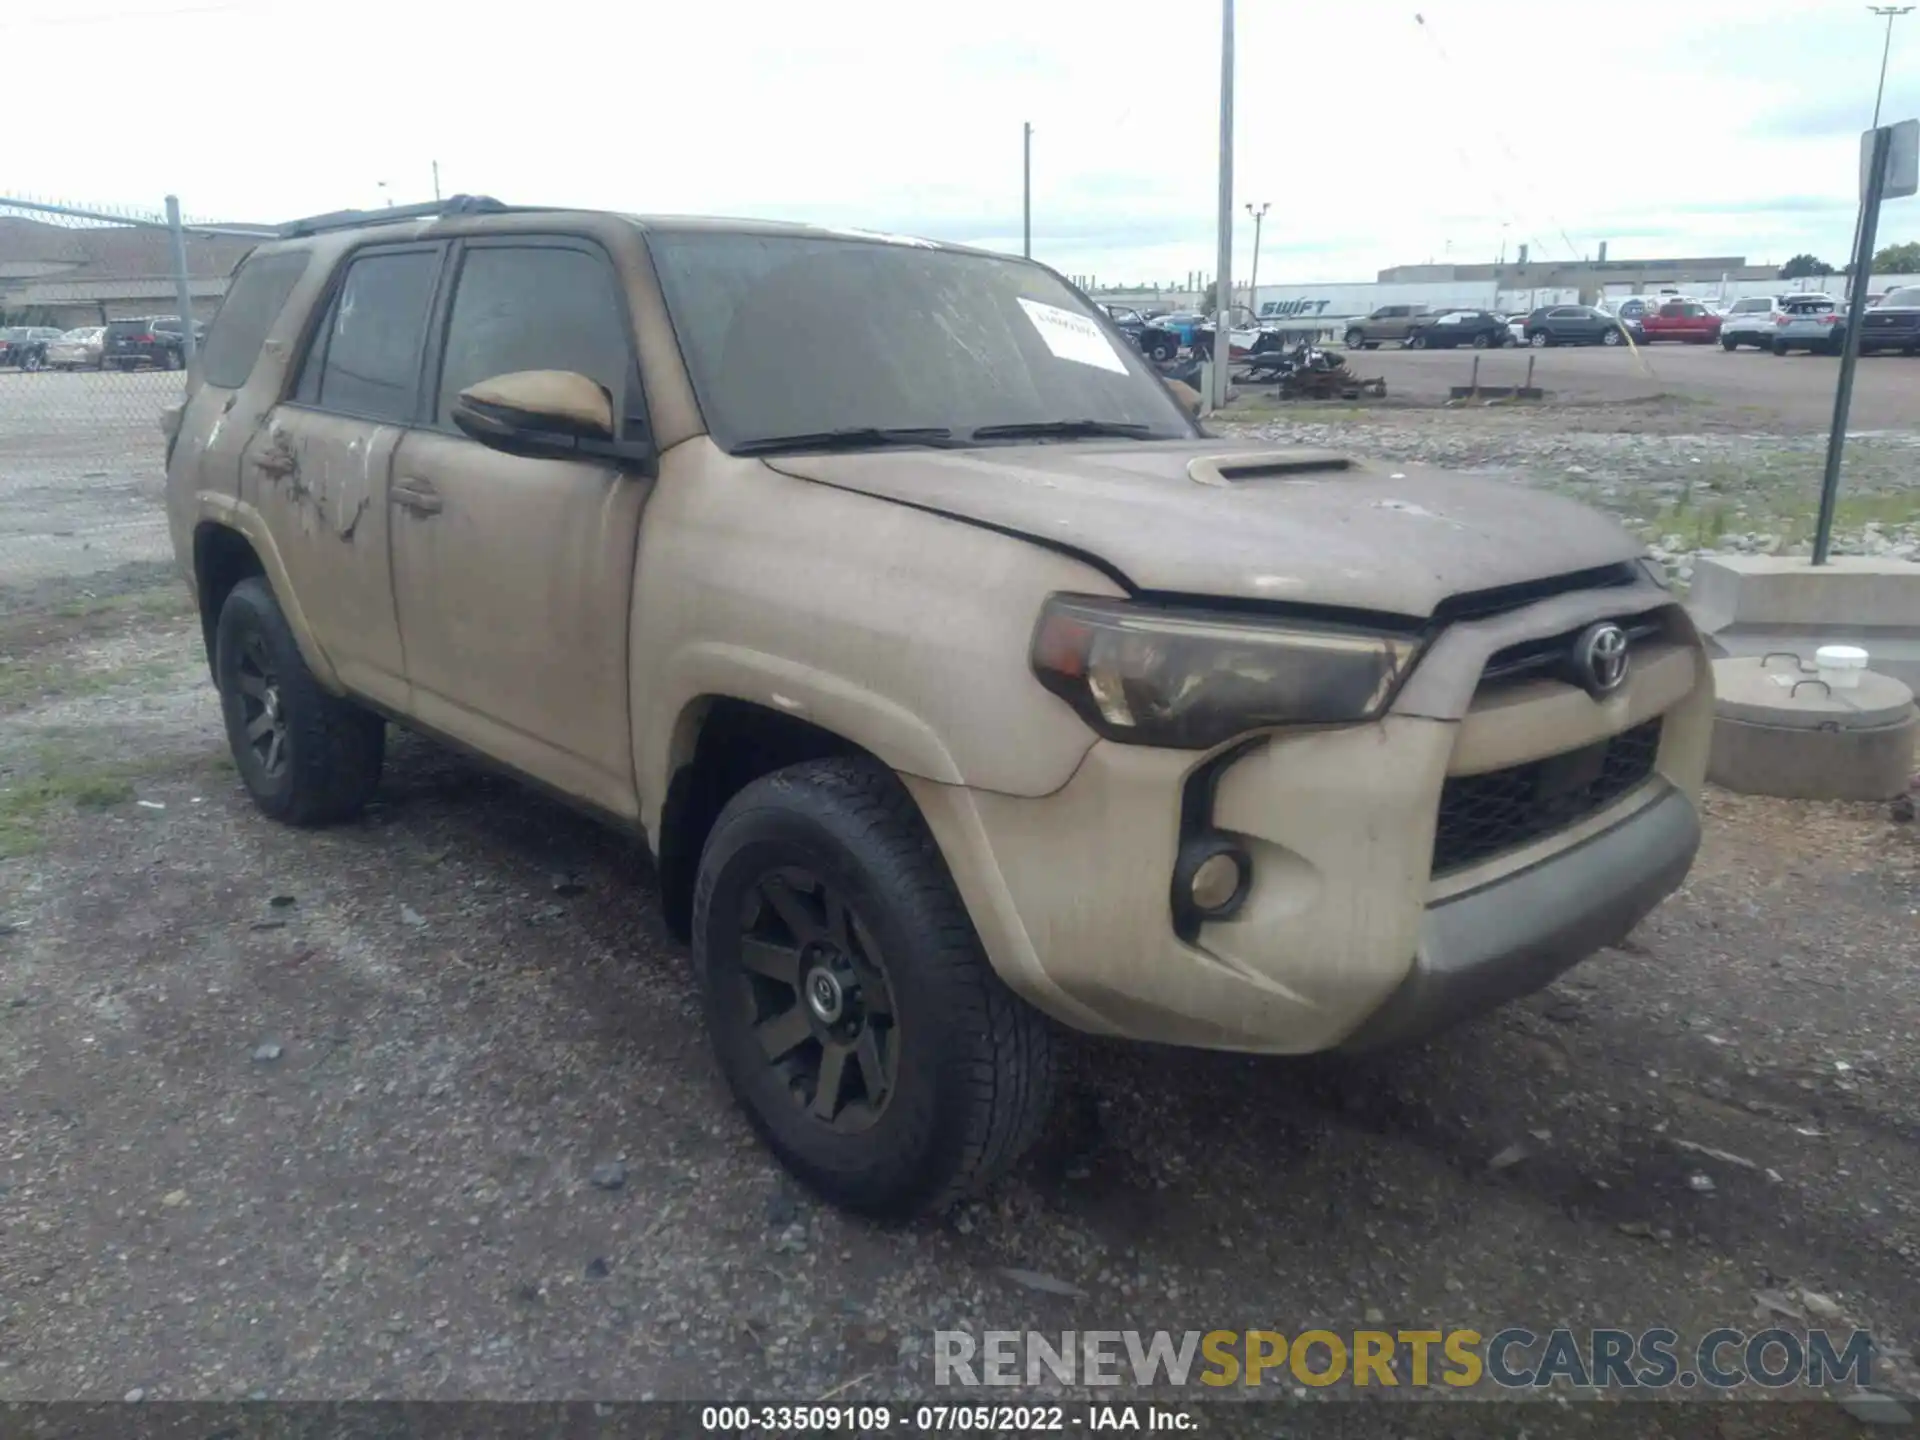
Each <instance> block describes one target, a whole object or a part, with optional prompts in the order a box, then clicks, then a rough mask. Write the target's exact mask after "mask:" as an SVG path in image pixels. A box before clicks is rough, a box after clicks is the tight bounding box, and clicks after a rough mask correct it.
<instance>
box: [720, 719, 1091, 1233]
mask: <svg viewBox="0 0 1920 1440" xmlns="http://www.w3.org/2000/svg"><path fill="white" fill-rule="evenodd" d="M796 789H798V790H804V791H811V792H813V793H814V794H815V795H816V796H817V797H818V798H819V799H820V800H822V801H824V802H825V807H826V808H828V809H830V810H832V811H834V812H837V815H838V817H839V818H840V820H841V821H842V823H843V824H845V825H846V826H847V828H848V830H849V832H850V833H849V834H848V835H847V836H846V838H847V839H849V840H851V841H853V843H854V844H857V845H860V846H861V847H862V848H863V849H864V851H865V854H866V856H867V858H868V859H869V861H870V862H871V861H872V859H873V858H874V857H879V863H880V864H881V865H882V866H884V867H886V868H888V869H890V870H891V871H892V874H891V875H885V874H878V875H876V876H875V879H876V881H878V882H879V883H880V884H882V885H887V886H888V888H890V889H895V892H896V893H904V894H905V895H907V896H908V897H909V898H908V904H909V905H910V906H912V907H913V908H914V909H915V910H917V911H918V912H919V916H920V918H921V921H922V923H923V924H924V925H925V927H926V929H927V931H928V933H931V934H933V935H935V936H936V937H937V943H936V945H935V947H934V948H933V950H932V951H931V953H927V954H922V955H916V956H914V957H913V961H912V963H914V964H917V965H920V966H922V967H932V968H933V969H935V970H936V971H937V972H938V980H939V987H940V989H941V991H942V995H943V998H944V999H945V1000H946V1001H948V1002H949V1005H948V1014H949V1015H950V1017H951V1022H952V1023H951V1025H950V1026H949V1027H948V1030H949V1035H950V1036H951V1037H954V1038H956V1039H957V1040H958V1042H959V1043H957V1044H955V1045H954V1046H953V1047H952V1049H951V1051H950V1053H949V1055H948V1064H949V1066H950V1067H951V1068H952V1070H953V1072H954V1079H955V1080H956V1081H957V1084H958V1087H959V1089H960V1092H961V1093H962V1094H964V1096H965V1097H966V1098H965V1102H964V1104H963V1105H962V1106H961V1107H960V1109H961V1116H962V1134H961V1137H960V1143H959V1145H958V1146H957V1153H955V1154H953V1155H951V1156H949V1157H947V1158H948V1160H949V1162H950V1168H949V1173H947V1174H945V1175H943V1176H935V1177H930V1178H931V1179H932V1180H933V1181H934V1183H932V1184H930V1185H929V1186H928V1187H927V1189H926V1191H925V1192H924V1193H923V1194H921V1195H920V1196H917V1197H915V1200H914V1201H913V1203H911V1204H910V1205H909V1206H907V1207H905V1208H906V1209H908V1210H911V1211H938V1210H942V1209H945V1208H947V1207H949V1206H951V1205H952V1204H954V1203H955V1202H956V1201H958V1200H961V1199H963V1198H965V1197H966V1196H968V1195H970V1194H972V1193H975V1192H976V1191H978V1190H980V1189H981V1188H983V1187H985V1186H986V1185H988V1184H990V1183H991V1182H992V1181H993V1180H995V1179H997V1178H998V1177H1000V1176H1001V1175H1003V1174H1004V1173H1005V1172H1006V1171H1007V1170H1008V1169H1009V1168H1011V1166H1012V1165H1013V1164H1014V1162H1016V1161H1017V1160H1018V1159H1019V1158H1020V1156H1021V1155H1022V1154H1024V1153H1025V1152H1026V1151H1027V1150H1028V1149H1029V1148H1030V1147H1031V1146H1032V1144H1033V1143H1034V1142H1035V1141H1036V1140H1037V1139H1038V1138H1039V1136H1040V1133H1041V1131H1042V1130H1043V1129H1044V1128H1045V1125H1046V1122H1047V1118H1048V1115H1049V1114H1050V1112H1051V1110H1052V1108H1053V1096H1054V1086H1055V1079H1056V1071H1057V1061H1058V1056H1057V1045H1058V1041H1057V1037H1056V1035H1055V1033H1054V1030H1053V1027H1052V1025H1051V1023H1050V1022H1049V1021H1048V1020H1047V1019H1046V1017H1045V1016H1043V1015H1041V1014H1040V1012H1039V1011H1037V1010H1035V1009H1033V1008H1032V1007H1031V1006H1030V1005H1028V1004H1027V1003H1026V1002H1025V1001H1023V1000H1021V999H1020V998H1019V997H1018V996H1016V995H1015V994H1014V993H1013V992H1012V991H1011V990H1009V989H1008V988H1007V986H1006V983H1005V982H1004V981H1002V980H1001V979H1000V977H999V975H998V974H997V973H995V971H994V969H993V966H992V963H991V962H990V961H989V960H988V959H987V956H986V953H985V951H984V950H983V949H982V947H981V944H980V938H979V935H978V934H977V933H976V932H975V930H974V927H973V922H972V921H971V920H970V919H969V918H968V916H967V911H966V907H965V905H964V904H963V903H962V902H961V899H960V895H959V892H958V891H957V890H956V889H955V887H954V883H953V878H952V876H951V874H950V873H949V872H948V870H947V865H946V861H945V859H944V857H942V855H941V853H940V849H939V846H938V845H937V844H936V843H935V841H934V838H933V834H932V832H931V831H930V830H929V829H928V828H927V824H926V821H925V819H924V818H923V817H922V816H921V814H920V811H919V808H918V807H917V806H916V805H915V804H914V801H913V797H912V796H911V795H909V794H908V793H907V791H906V789H905V787H904V786H902V785H901V783H900V781H899V779H898V778H897V777H896V776H895V775H894V774H893V773H892V772H891V771H889V770H888V769H886V767H884V766H883V765H880V764H879V763H878V762H877V761H873V760H868V759H863V758H859V757H848V758H837V759H828V760H813V761H806V762H803V763H801V764H798V765H793V766H789V767H788V768H786V769H784V770H778V771H775V772H774V773H773V774H771V775H768V776H765V777H763V778H762V779H760V780H757V781H755V782H754V783H753V784H751V785H749V786H747V787H746V788H745V789H743V790H742V791H741V792H740V793H739V794H738V795H736V796H735V797H734V798H733V800H731V801H730V802H729V803H728V805H727V807H726V809H725V810H724V811H723V812H722V813H721V816H720V819H719V821H718V822H717V823H716V825H715V826H714V831H713V833H714V835H715V836H718V835H719V834H720V833H721V831H722V830H723V829H724V828H725V827H726V826H727V825H728V824H729V822H730V821H733V820H735V819H736V818H737V817H739V816H741V815H744V814H746V813H748V812H750V811H752V810H753V809H756V808H759V807H761V806H763V805H765V804H766V803H767V802H768V800H769V799H771V798H772V797H773V796H774V795H776V794H778V793H779V792H781V791H786V792H788V793H789V794H790V793H791V791H793V790H796ZM780 804H781V805H782V808H786V807H787V806H790V804H791V801H790V800H789V799H787V798H785V797H784V796H783V797H782V799H781V801H780ZM816 813H817V812H816ZM714 878H715V877H714V872H713V871H712V870H711V869H709V868H708V867H706V866H703V867H702V868H701V873H700V879H699V882H698V884H697V886H696V889H695V896H694V907H693V913H694V939H693V949H694V954H695V955H696V956H699V955H704V953H705V950H706V925H707V915H708V911H709V910H710V908H711V905H710V901H711V897H712V889H713V884H714ZM889 882H892V883H891V884H889Z"/></svg>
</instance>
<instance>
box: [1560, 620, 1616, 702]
mask: <svg viewBox="0 0 1920 1440" xmlns="http://www.w3.org/2000/svg"><path fill="white" fill-rule="evenodd" d="M1573 674H1574V678H1575V679H1576V680H1578V681H1579V682H1580V684H1581V686H1582V687H1583V688H1584V689H1585V690H1586V692H1587V693H1588V694H1589V695H1591V696H1593V698H1594V699H1596V700H1599V699H1602V698H1604V697H1605V696H1608V695H1611V694H1612V693H1613V692H1614V691H1616V690H1618V689H1619V688H1620V687H1621V686H1622V685H1624V684H1626V682H1627V632H1626V631H1624V630H1622V629H1621V628H1620V627H1619V626H1618V625H1616V624H1614V623H1613V622H1612V621H1611V620H1602V621H1601V622H1600V623H1599V624H1598V625H1589V626H1588V627H1587V628H1586V629H1584V630H1582V631H1581V632H1580V638H1579V639H1577V640H1575V641H1574V642H1573Z"/></svg>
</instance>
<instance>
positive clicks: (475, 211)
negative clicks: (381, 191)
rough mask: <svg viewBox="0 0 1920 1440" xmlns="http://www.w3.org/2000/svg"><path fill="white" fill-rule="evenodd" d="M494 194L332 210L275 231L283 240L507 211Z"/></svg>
mask: <svg viewBox="0 0 1920 1440" xmlns="http://www.w3.org/2000/svg"><path fill="white" fill-rule="evenodd" d="M506 208H507V207H506V206H505V205H502V204H501V203H500V202H499V201H498V200H495V199H494V198H493V197H492V196H490V195H453V196H449V197H448V198H447V199H445V200H429V201H427V202H426V203H425V204H423V205H388V206H385V207H383V208H381V209H379V210H332V211H329V212H328V213H327V214H325V215H309V216H307V217H306V218H305V219H304V220H289V221H288V222H287V223H286V224H284V225H282V226H280V227H279V229H278V230H277V231H276V232H275V233H276V234H278V235H279V237H280V238H281V239H282V240H293V239H297V238H298V237H300V236H303V235H318V234H320V233H322V232H323V231H327V230H354V229H358V228H359V227H360V226H362V225H397V224H399V223H400V222H401V221H402V220H426V219H433V218H437V217H439V216H443V215H496V214H499V213H501V212H503V211H505V210H506Z"/></svg>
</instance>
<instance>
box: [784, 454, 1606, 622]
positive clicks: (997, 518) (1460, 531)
mask: <svg viewBox="0 0 1920 1440" xmlns="http://www.w3.org/2000/svg"><path fill="white" fill-rule="evenodd" d="M768 463H769V464H771V465H772V466H774V468H776V469H778V470H780V471H782V472H783V473H785V474H788V475H793V476H798V477H801V478H804V479H809V480H817V481H820V482H821V483H824V484H829V485H834V486H838V487H840V488H842V489H846V490H853V491H857V492H859V493H861V494H865V495H872V496H876V497H878V498H881V499H885V500H894V501H899V502H902V503H905V504H910V505H915V506H919V507H922V508H925V509H929V510H934V511H938V512H940V513H942V514H947V515H951V516H954V517H956V518H958V519H964V520H969V521H973V522H976V523H980V524H985V525H991V526H994V527H996V528H998V529H1002V530H1008V531H1012V532H1014V533H1017V534H1021V535H1026V536H1030V537H1032V538H1033V539H1036V540H1039V541H1042V542H1044V543H1047V544H1050V545H1055V546H1064V547H1068V548H1070V549H1072V550H1075V551H1079V552H1082V553H1084V554H1087V555H1091V556H1094V557H1096V558H1098V559H1099V560H1101V561H1103V562H1105V563H1106V564H1107V565H1108V566H1110V567H1112V568H1113V569H1115V570H1117V571H1119V572H1120V573H1121V574H1122V575H1124V576H1125V577H1126V578H1127V580H1128V581H1129V582H1130V583H1131V584H1132V586H1133V587H1134V588H1135V589H1138V590H1153V591H1163V592H1168V593H1174V594H1185V595H1217V596H1232V597H1235V598H1243V599H1263V600H1276V601H1292V602H1295V603H1311V604H1318V605H1339V606H1349V607H1353V608H1355V609H1363V610H1374V611H1381V612H1388V613H1393V614H1398V615H1408V616H1416V617H1422V618H1424V617H1426V616H1428V615H1431V614H1432V613H1433V611H1434V609H1435V607H1436V606H1438V605H1439V604H1440V602H1441V601H1443V600H1445V599H1447V598H1448V597H1449V596H1454V595H1460V594H1465V593H1469V592H1472V591H1478V590H1491V589H1494V588H1495V587H1497V586H1502V585H1513V584H1520V583H1523V582H1526V581H1531V580H1543V579H1547V578H1549V577H1552V576H1556V575H1564V574H1567V573H1568V572H1571V571H1576V570H1587V569H1591V568H1593V567H1596V566H1604V565H1611V564H1615V563H1617V562H1620V561H1623V560H1630V559H1632V558H1633V557H1635V556H1637V555H1639V554H1640V553H1642V550H1641V546H1640V545H1639V543H1638V542H1637V541H1635V540H1634V539H1632V538H1631V537H1630V536H1628V535H1627V534H1626V532H1625V531H1623V530H1621V529H1620V528H1619V527H1618V526H1617V525H1615V524H1614V523H1613V522H1612V521H1611V520H1608V519H1607V518H1606V517H1604V516H1602V515H1600V514H1599V513H1597V512H1595V511H1593V510H1589V509H1587V508H1586V507H1585V506H1582V505H1578V504H1575V503H1574V502H1573V501H1570V500H1565V499H1562V498H1560V497H1559V496H1555V495H1547V494H1542V493H1540V492H1538V491H1533V490H1527V489H1524V488H1522V487H1520V486H1517V485H1505V484H1501V483H1499V482H1497V481H1492V480H1482V479H1477V478H1475V477H1472V476H1466V475H1456V474H1452V473H1450V472H1447V471H1444V470H1435V469H1430V468H1427V467H1425V466H1419V465H1400V464H1391V463H1387V462H1376V461H1371V460H1365V459H1361V458H1359V457H1357V456H1346V455H1333V454H1330V453H1328V452H1324V451H1304V450H1299V449H1289V448H1286V447H1275V446H1272V445H1258V444H1235V443H1232V442H1221V441H1196V442H1191V443H1189V442H1184V441H1182V442H1154V443H1150V444H1139V443H1127V442H1120V443H1115V444H1108V443H1106V442H1097V443H1080V442H1072V443H1063V444H1041V445H1022V446H993V447H988V448H984V449H979V450H951V451H947V450H890V451H883V452H873V453H869V454H855V455H793V456H780V457H777V458H772V459H770V460H769V461H768ZM1343 463H1344V467H1345V468H1340V467H1341V466H1342V464H1343ZM1196 476H1198V477H1200V478H1195V477H1196Z"/></svg>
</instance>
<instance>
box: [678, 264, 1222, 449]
mask: <svg viewBox="0 0 1920 1440" xmlns="http://www.w3.org/2000/svg"><path fill="white" fill-rule="evenodd" d="M649 245H650V248H651V249H652V251H653V255H654V261H655V264H656V266H657V268H658V270H659V274H660V283H661V287H662V289H663V291H664V292H665V296H666V301H667V308H668V311H669V312H670V313H671V315H672V318H673V325H674V330H675V332H676V333H677V334H678V336H679V340H680V348H681V351H682V353H683V354H684V355H685V357H686V361H687V368H688V370H689V372H690V374H691V377H692V380H693V385H694V390H695V392H696V394H697V396H698V398H699V401H700V408H701V411H702V413H703V414H704V416H705V418H706V423H707V428H708V431H709V432H710V433H711V434H712V436H713V438H714V441H715V443H717V444H719V445H720V446H721V447H722V448H724V449H728V450H732V449H735V448H736V447H738V446H740V445H744V444H750V443H751V442H754V441H765V440H769V439H773V438H777V437H781V436H788V435H811V436H818V435H820V434H822V433H825V432H837V431H856V430H864V431H869V432H870V431H872V430H875V429H884V430H888V431H899V430H910V431H911V430H919V431H930V430H944V431H947V432H949V434H950V435H951V437H952V442H953V443H961V444H964V443H968V442H969V441H971V440H972V439H973V432H974V431H975V430H977V429H979V428H981V427H982V426H989V427H991V426H1008V425H1013V426H1019V425H1035V424H1046V423H1048V422H1060V421H1073V422H1086V421H1091V422H1095V423H1096V425H1112V426H1127V427H1140V428H1139V430H1138V431H1137V434H1138V435H1139V437H1140V438H1146V439H1160V438H1173V437H1180V438H1186V437H1190V436H1192V435H1193V433H1194V430H1193V427H1192V425H1191V423H1190V422H1189V421H1188V420H1187V418H1186V416H1185V415H1184V414H1183V413H1182V412H1181V410H1180V409H1179V407H1178V406H1177V405H1176V404H1175V402H1174V400H1173V397H1172V395H1171V394H1169V392H1168V390H1167V388H1166V386H1165V385H1163V384H1162V383H1161V382H1160V380H1159V378H1158V377H1157V376H1156V375H1155V374H1154V373H1153V372H1152V371H1151V370H1150V369H1149V368H1148V367H1147V365H1146V362H1145V361H1144V360H1143V359H1142V358H1141V357H1140V356H1139V354H1138V353H1136V352H1135V351H1134V349H1133V347H1132V346H1131V345H1129V344H1127V343H1126V342H1125V341H1124V340H1121V339H1119V338H1117V337H1116V336H1115V334H1114V333H1113V331H1112V329H1111V327H1110V325H1108V324H1103V323H1101V321H1100V320H1098V319H1095V318H1094V317H1093V316H1092V315H1090V313H1089V311H1088V309H1087V307H1086V305H1085V303H1084V302H1083V301H1081V300H1080V299H1078V297H1076V296H1075V294H1074V293H1073V291H1071V290H1070V289H1068V288H1067V286H1066V285H1065V284H1063V283H1062V282H1061V281H1060V280H1059V279H1057V278H1056V277H1055V276H1053V275H1052V274H1051V273H1049V272H1048V271H1046V270H1043V269H1041V268H1040V267H1039V266H1037V265H1033V264H1029V263H1025V262H1022V261H1017V260H1002V259H998V258H996V257H992V256H986V255H977V254H968V253H964V252H960V251H953V250H942V249H939V248H936V247H934V246H930V245H914V244H903V243H888V242H878V241H865V240H856V239H848V240H840V239H830V238H817V237H814V236H801V235H750V234H714V233H674V232H671V231H668V232H655V233H654V234H652V235H651V236H649ZM1062 433H1063V434H1064V433H1065V432H1062ZM1080 433H1092V432H1091V431H1086V430H1083V431H1082V432H1080ZM1007 438H1012V437H1007ZM907 443H910V442H907Z"/></svg>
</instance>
